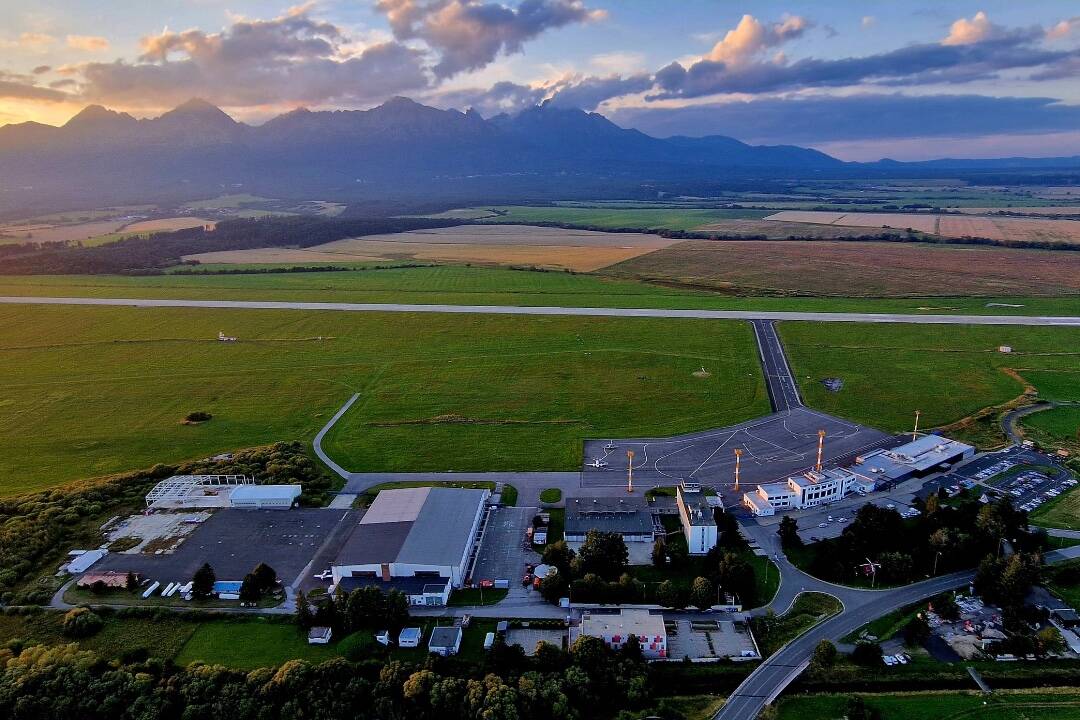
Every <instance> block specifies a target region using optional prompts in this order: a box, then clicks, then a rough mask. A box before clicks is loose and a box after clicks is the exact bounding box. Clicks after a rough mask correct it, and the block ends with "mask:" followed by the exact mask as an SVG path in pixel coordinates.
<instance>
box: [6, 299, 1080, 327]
mask: <svg viewBox="0 0 1080 720" xmlns="http://www.w3.org/2000/svg"><path fill="white" fill-rule="evenodd" d="M0 304H8V305H104V306H126V307H149V308H217V309H223V310H335V311H341V312H401V313H464V314H477V315H485V314H487V315H576V316H587V317H641V318H692V319H699V320H808V321H814V322H861V323H918V324H924V325H1059V326H1067V327H1080V317H1057V316H1046V315H1042V316H1040V315H1029V316H1024V315H911V314H900V313H896V314H892V313H840V312H837V313H831V312H765V311H756V310H665V309H661V308H589V307H519V306H514V305H412V304H406V303H321V302H275V301H269V300H163V299H147V298H98V297H92V298H91V297H33V296H25V297H20V296H4V297H0Z"/></svg>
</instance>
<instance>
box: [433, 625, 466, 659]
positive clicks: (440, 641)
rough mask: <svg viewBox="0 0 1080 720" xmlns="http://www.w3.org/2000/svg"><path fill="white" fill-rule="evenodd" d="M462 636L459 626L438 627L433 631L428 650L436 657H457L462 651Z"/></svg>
mask: <svg viewBox="0 0 1080 720" xmlns="http://www.w3.org/2000/svg"><path fill="white" fill-rule="evenodd" d="M461 635H462V632H461V628H460V627H458V626H446V627H437V628H435V629H434V630H432V631H431V639H430V640H428V650H430V651H431V652H433V653H435V654H436V655H443V656H446V655H457V653H458V650H460V649H461Z"/></svg>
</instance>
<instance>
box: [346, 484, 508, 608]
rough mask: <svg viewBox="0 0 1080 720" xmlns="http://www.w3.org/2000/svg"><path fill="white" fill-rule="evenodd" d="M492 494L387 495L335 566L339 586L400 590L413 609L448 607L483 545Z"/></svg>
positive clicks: (433, 491) (428, 490) (426, 491)
mask: <svg viewBox="0 0 1080 720" xmlns="http://www.w3.org/2000/svg"><path fill="white" fill-rule="evenodd" d="M490 495H491V493H490V492H489V491H488V490H462V489H457V488H444V487H416V488H405V489H401V490H383V491H382V492H380V493H379V494H378V495H377V496H376V498H375V502H373V503H372V504H371V507H369V508H368V510H367V512H366V513H365V514H364V517H363V518H361V520H360V522H359V523H357V525H356V527H355V528H353V531H352V533H351V534H350V535H349V537H348V538H347V539H346V540H345V543H344V545H342V547H341V550H340V551H339V552H338V555H337V557H336V558H335V559H334V561H333V563H332V564H331V571H332V573H333V583H334V586H335V587H337V586H340V587H342V588H343V589H345V590H352V589H355V588H357V587H362V586H368V585H370V586H375V587H379V588H381V589H383V590H384V591H386V590H400V591H402V592H404V593H405V595H406V596H407V597H408V598H409V602H410V603H411V604H413V605H445V604H446V601H447V599H448V597H449V594H450V590H451V588H460V587H461V586H462V585H463V584H464V582H465V578H466V575H467V573H468V564H469V560H470V559H471V557H472V555H473V551H474V549H475V546H476V543H477V542H478V540H479V532H480V524H481V521H482V520H483V517H484V509H485V507H486V506H487V499H488V497H489V496H490Z"/></svg>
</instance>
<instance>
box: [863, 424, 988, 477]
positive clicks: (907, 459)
mask: <svg viewBox="0 0 1080 720" xmlns="http://www.w3.org/2000/svg"><path fill="white" fill-rule="evenodd" d="M974 454H975V448H973V447H972V446H970V445H965V444H964V443H962V442H957V441H956V440H950V439H949V438H947V437H942V436H940V435H924V436H922V437H921V438H918V439H916V440H913V441H912V442H909V443H906V444H904V445H901V446H899V447H895V448H893V449H892V450H881V449H878V450H872V451H871V452H868V453H867V454H865V455H860V456H859V457H857V458H855V464H856V466H858V468H859V472H860V473H863V474H864V475H867V476H869V477H877V478H883V479H886V480H892V481H899V480H905V479H907V478H909V477H921V476H923V475H927V474H929V473H930V472H932V471H934V470H936V469H938V468H940V467H941V466H942V465H943V464H945V463H952V462H956V461H958V460H963V459H966V458H969V457H971V456H972V455H974Z"/></svg>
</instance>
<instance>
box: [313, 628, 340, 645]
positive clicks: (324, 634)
mask: <svg viewBox="0 0 1080 720" xmlns="http://www.w3.org/2000/svg"><path fill="white" fill-rule="evenodd" d="M333 632H334V631H333V630H331V629H330V628H328V627H321V626H319V627H313V628H311V629H310V630H308V634H307V641H308V645H326V644H327V643H329V642H330V636H331V635H333Z"/></svg>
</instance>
